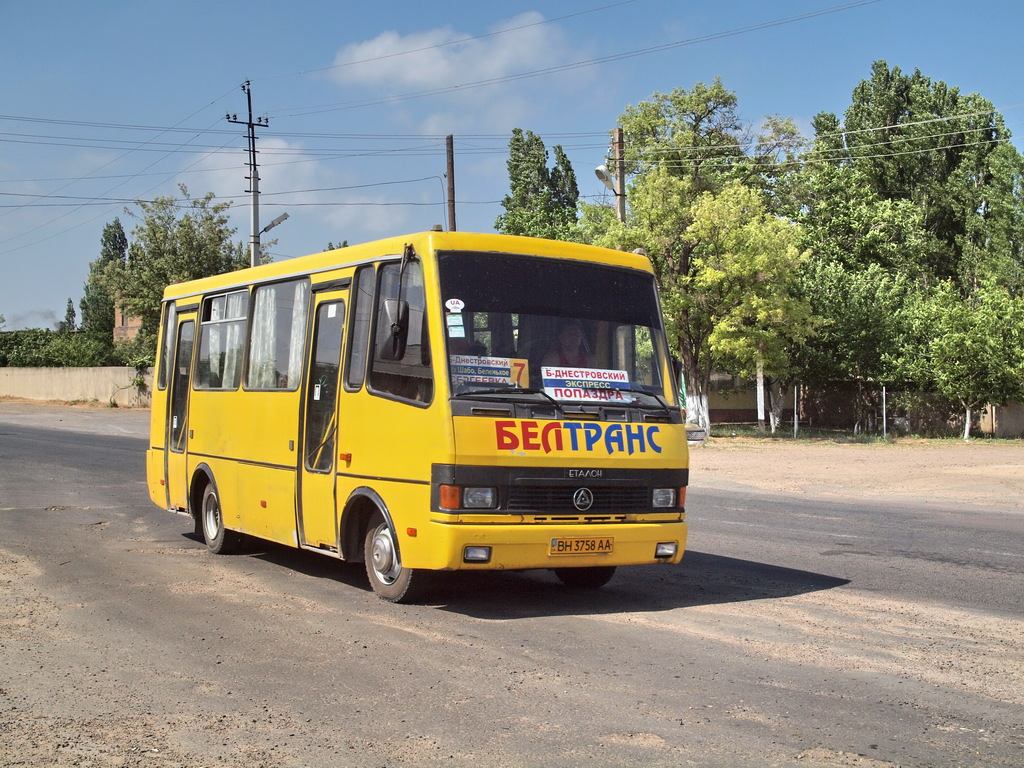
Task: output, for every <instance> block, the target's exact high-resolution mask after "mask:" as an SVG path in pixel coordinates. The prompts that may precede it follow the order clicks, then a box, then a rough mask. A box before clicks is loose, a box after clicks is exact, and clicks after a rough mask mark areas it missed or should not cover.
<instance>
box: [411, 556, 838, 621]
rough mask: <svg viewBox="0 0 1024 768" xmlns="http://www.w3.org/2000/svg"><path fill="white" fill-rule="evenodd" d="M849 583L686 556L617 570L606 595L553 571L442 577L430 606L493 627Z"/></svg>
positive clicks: (779, 568)
mask: <svg viewBox="0 0 1024 768" xmlns="http://www.w3.org/2000/svg"><path fill="white" fill-rule="evenodd" d="M849 583H850V582H849V579H841V578H836V577H834V576H827V575H825V574H820V573H813V572H811V571H802V570H798V569H795V568H785V567H782V566H776V565H770V564H767V563H759V562H755V561H752V560H739V559H736V558H733V557H724V556H722V555H714V554H709V553H706V552H693V551H688V552H687V553H686V555H685V557H684V558H683V562H682V563H681V564H680V565H677V566H664V565H650V566H634V567H625V568H620V569H619V570H618V571H617V572H616V574H615V577H614V578H613V579H612V580H611V582H609V583H608V585H607V586H605V587H602V588H601V589H595V590H584V589H570V588H568V587H566V586H564V585H563V584H562V583H561V582H560V581H559V580H558V578H557V577H556V576H555V575H554V574H553V573H552V572H550V571H526V572H519V573H515V572H510V573H501V572H484V571H478V572H472V573H459V574H444V578H443V579H442V582H441V584H440V585H439V589H438V590H437V591H436V592H435V593H434V595H433V596H432V598H428V599H427V601H426V604H427V605H433V606H435V607H437V608H439V609H441V610H445V611H452V612H454V613H459V614H464V615H466V616H472V617H474V618H479V619H490V620H495V621H502V620H510V619H521V618H536V617H542V616H563V615H579V614H602V613H623V612H631V613H639V612H654V611H667V610H671V609H674V608H690V607H696V606H702V605H716V604H721V603H739V602H746V601H751V600H768V599H772V598H779V597H793V596H795V595H803V594H807V593H810V592H818V591H821V590H826V589H834V588H836V587H841V586H843V585H845V584H849Z"/></svg>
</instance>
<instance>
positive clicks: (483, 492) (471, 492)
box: [462, 488, 498, 509]
mask: <svg viewBox="0 0 1024 768" xmlns="http://www.w3.org/2000/svg"><path fill="white" fill-rule="evenodd" d="M497 506H498V489H497V488H463V489H462V507H463V509H495V508H496V507H497Z"/></svg>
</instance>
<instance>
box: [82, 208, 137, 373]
mask: <svg viewBox="0 0 1024 768" xmlns="http://www.w3.org/2000/svg"><path fill="white" fill-rule="evenodd" d="M127 253H128V238H127V237H126V236H125V233H124V228H123V227H122V226H121V220H120V219H117V218H115V219H114V220H113V221H112V222H110V223H109V224H107V225H106V226H105V227H104V228H103V235H102V236H101V238H100V256H99V258H98V259H97V260H96V261H93V262H91V263H90V264H89V276H88V277H87V278H86V280H85V285H84V286H83V295H82V300H81V302H79V306H80V307H81V309H82V326H81V329H82V332H83V333H84V334H86V335H87V336H88V337H89V338H90V339H93V340H94V341H96V342H97V343H98V344H100V345H101V346H102V347H104V348H105V349H106V351H107V356H109V355H110V354H111V353H112V352H113V344H114V340H113V333H114V297H113V294H112V293H111V290H110V281H111V274H112V273H114V272H116V271H117V269H118V268H120V267H123V265H124V261H125V257H126V256H127Z"/></svg>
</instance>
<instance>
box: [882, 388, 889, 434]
mask: <svg viewBox="0 0 1024 768" xmlns="http://www.w3.org/2000/svg"><path fill="white" fill-rule="evenodd" d="M887 421H888V419H887V418H886V413H885V384H883V385H882V439H883V440H885V439H886V438H887V437H888V431H887V429H886V427H887V425H886V422H887Z"/></svg>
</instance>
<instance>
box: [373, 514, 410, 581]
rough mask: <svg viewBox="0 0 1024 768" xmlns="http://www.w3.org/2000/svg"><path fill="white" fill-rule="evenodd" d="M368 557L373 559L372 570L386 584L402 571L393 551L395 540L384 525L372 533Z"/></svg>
mask: <svg viewBox="0 0 1024 768" xmlns="http://www.w3.org/2000/svg"><path fill="white" fill-rule="evenodd" d="M370 557H371V559H372V560H373V570H374V571H375V572H376V573H377V575H378V576H379V577H380V580H381V581H383V582H384V583H386V584H391V583H393V582H394V581H395V579H397V578H398V575H399V574H400V573H401V572H402V564H401V563H400V562H399V561H398V557H397V555H396V553H395V542H394V540H393V539H392V538H391V531H390V529H389V528H388V527H387V526H386V525H382V526H380V527H379V528H377V532H376V533H375V534H374V535H373V543H372V545H371V547H370Z"/></svg>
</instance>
